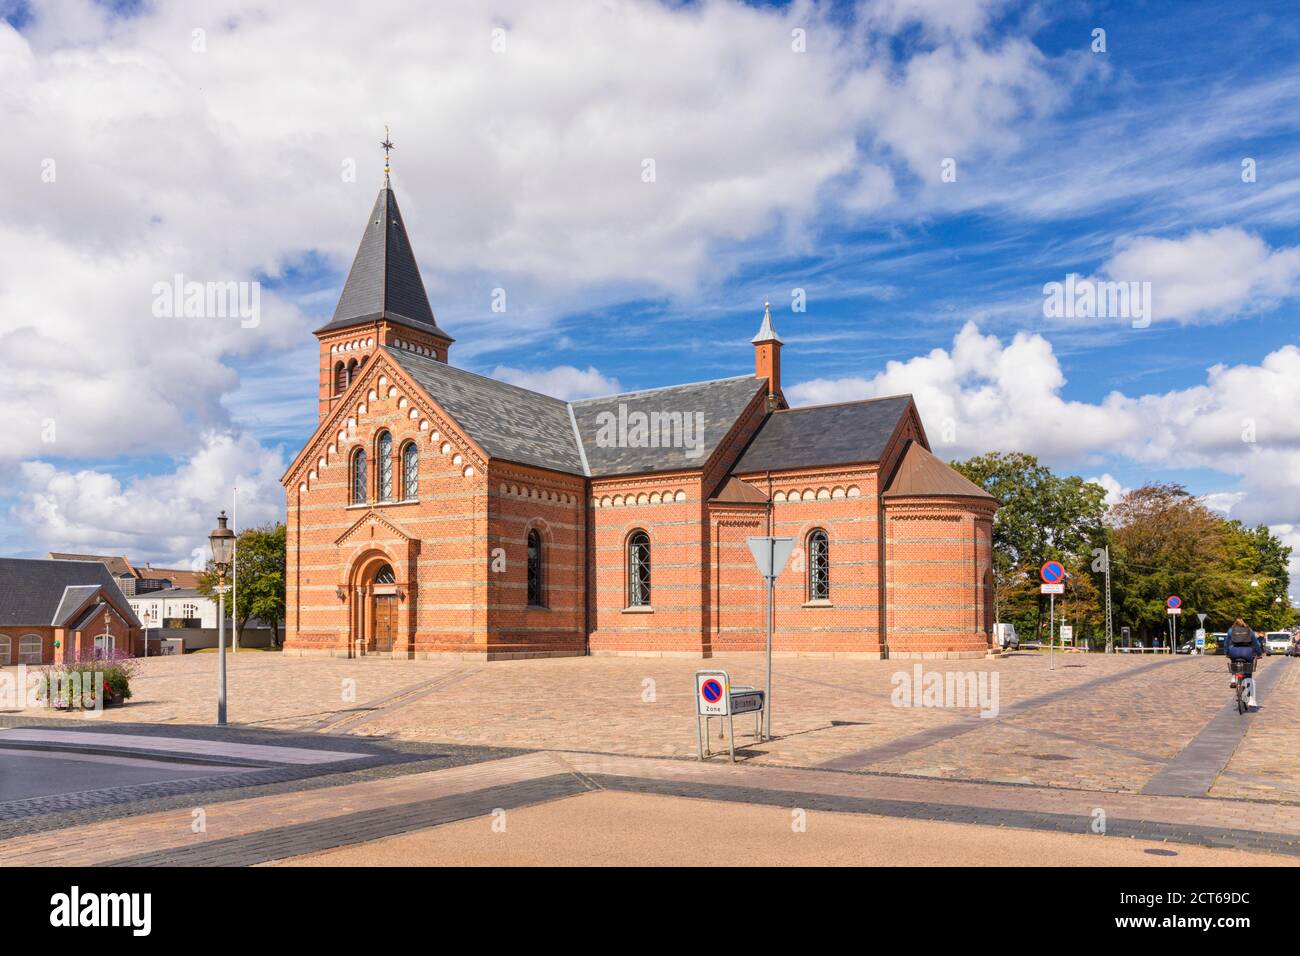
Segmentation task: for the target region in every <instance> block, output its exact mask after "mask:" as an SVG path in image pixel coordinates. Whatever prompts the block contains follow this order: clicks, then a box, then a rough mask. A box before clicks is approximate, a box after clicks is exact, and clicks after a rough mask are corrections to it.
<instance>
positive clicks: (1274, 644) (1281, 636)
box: [1264, 631, 1295, 654]
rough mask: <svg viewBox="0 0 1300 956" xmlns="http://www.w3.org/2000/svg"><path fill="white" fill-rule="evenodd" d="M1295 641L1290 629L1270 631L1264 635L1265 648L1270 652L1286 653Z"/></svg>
mask: <svg viewBox="0 0 1300 956" xmlns="http://www.w3.org/2000/svg"><path fill="white" fill-rule="evenodd" d="M1294 643H1295V641H1294V640H1293V639H1292V637H1291V632H1290V631H1269V632H1268V633H1267V634H1265V635H1264V650H1266V651H1267V652H1268V653H1269V654H1286V653H1288V652H1290V650H1291V645H1292V644H1294Z"/></svg>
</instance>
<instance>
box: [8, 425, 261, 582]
mask: <svg viewBox="0 0 1300 956" xmlns="http://www.w3.org/2000/svg"><path fill="white" fill-rule="evenodd" d="M285 467H286V463H285V461H284V458H283V456H282V455H281V454H280V453H279V452H278V451H273V450H270V449H267V448H264V447H262V446H261V445H259V444H258V443H257V442H256V441H255V440H254V439H252V438H251V437H249V436H242V437H236V436H234V435H231V434H229V433H224V434H219V433H215V432H210V433H207V434H205V435H203V436H201V438H200V443H199V448H198V450H197V451H196V453H195V454H194V455H192V456H190V457H188V458H186V459H184V460H182V461H180V462H178V463H177V465H176V467H175V468H174V469H173V470H172V471H170V472H167V473H162V474H155V475H148V476H140V477H134V478H128V479H125V480H123V479H121V478H119V477H117V476H116V475H114V474H112V473H110V472H109V471H105V470H98V469H95V468H81V469H66V468H59V467H57V466H56V465H53V464H51V463H49V462H46V461H28V462H23V463H22V464H21V465H20V466H18V467H17V469H16V474H15V475H14V477H13V479H12V480H11V482H10V485H11V489H10V490H11V491H12V492H13V493H14V495H15V497H16V499H17V501H16V503H15V505H14V506H13V507H12V508H11V509H10V513H9V516H10V520H11V521H13V522H14V523H15V524H17V525H18V526H20V527H21V528H22V529H23V532H24V535H25V543H26V545H27V547H28V548H29V549H30V550H31V551H33V552H35V553H41V552H44V551H51V550H53V551H78V552H89V553H105V554H128V555H130V556H131V558H132V559H133V560H138V561H152V562H154V563H156V564H160V565H164V566H166V565H169V564H171V565H176V566H182V565H183V566H186V567H188V566H190V565H191V563H192V562H194V561H198V562H199V564H198V566H200V567H201V566H202V562H203V561H205V560H206V556H207V552H206V548H207V536H208V533H209V532H210V531H211V530H212V529H213V528H214V527H215V526H216V518H217V512H218V511H220V510H222V509H225V510H226V511H227V512H230V510H231V489H232V488H234V487H235V486H238V488H239V498H238V501H239V504H238V508H239V515H238V517H239V526H240V527H241V528H243V527H249V526H252V525H256V524H263V523H265V522H269V521H275V520H282V519H283V516H284V490H283V488H282V487H281V486H280V475H281V474H282V473H283V471H284V468H285Z"/></svg>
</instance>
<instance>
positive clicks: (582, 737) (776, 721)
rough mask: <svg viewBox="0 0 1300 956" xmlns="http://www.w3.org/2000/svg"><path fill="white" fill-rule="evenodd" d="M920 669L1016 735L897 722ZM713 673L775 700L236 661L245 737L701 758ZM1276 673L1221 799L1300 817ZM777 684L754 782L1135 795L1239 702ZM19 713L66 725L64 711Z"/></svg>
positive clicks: (434, 665) (1201, 663)
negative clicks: (969, 697) (816, 775)
mask: <svg viewBox="0 0 1300 956" xmlns="http://www.w3.org/2000/svg"><path fill="white" fill-rule="evenodd" d="M216 664H217V661H216V657H215V655H211V654H200V655H189V656H186V657H182V658H160V659H156V660H149V661H141V662H140V676H139V678H138V679H137V681H136V682H135V685H134V687H135V692H136V696H135V698H134V699H133V700H132V701H131V702H130V703H129V704H128V705H127V706H125V707H122V708H118V709H109V710H107V711H105V712H104V714H103V715H102V716H101V717H100V718H99V720H100V721H101V722H102V723H105V724H108V723H113V722H119V721H126V722H131V723H137V722H148V723H157V724H164V725H169V724H170V725H183V724H200V725H205V724H210V723H211V722H212V720H213V717H214V713H215V691H214V688H215V681H216ZM918 666H919V667H920V669H921V674H922V675H925V674H929V673H933V672H938V673H940V674H945V675H946V674H948V673H950V672H951V673H954V674H971V675H974V677H975V678H977V679H979V678H981V677H982V678H983V679H984V680H985V681H986V682H988V683H987V684H986V686H987V687H989V688H990V689H992V688H993V687H994V686H996V691H997V693H996V697H995V698H994V700H995V701H996V704H997V716H995V717H989V718H981V717H980V716H979V712H978V710H976V709H974V708H970V707H967V708H960V709H959V708H948V707H905V706H895V705H894V703H892V702H891V694H893V692H894V690H895V687H896V681H909V682H910V681H911V680H912V679H913V677H914V676H915V668H917V667H918ZM701 667H710V668H720V669H725V670H727V671H729V672H730V674H731V677H732V680H733V682H735V683H750V684H755V685H758V686H762V683H763V667H762V660H761V658H760V657H758V656H756V655H741V656H737V657H734V658H727V657H720V658H715V659H713V660H710V661H707V662H705V661H698V660H688V659H678V658H655V657H646V658H611V657H597V658H561V659H553V660H525V661H501V662H493V663H479V662H465V661H460V660H446V661H442V660H429V661H425V660H420V661H391V660H382V659H373V658H372V659H362V660H347V659H336V658H297V657H282V656H280V655H277V654H264V653H263V654H246V655H239V656H232V657H231V658H230V666H229V695H230V717H231V720H232V722H233V723H235V724H238V725H245V726H249V727H259V728H268V729H279V730H293V731H299V732H309V733H311V732H315V733H324V734H351V735H359V736H365V737H377V738H389V739H394V740H412V741H425V742H448V743H456V744H469V745H476V746H494V747H512V748H521V749H532V750H543V749H545V750H560V751H591V752H600V753H610V754H628V755H641V756H653V757H674V758H690V757H693V756H694V755H695V749H696V736H695V721H694V716H693V714H694V709H693V706H694V705H693V682H692V674H693V672H694V671H695V670H696V669H698V668H701ZM1274 668H1276V669H1277V671H1276V673H1275V674H1274V675H1272V683H1271V684H1269V686H1268V691H1267V693H1265V694H1264V695H1263V696H1262V700H1261V702H1262V707H1261V709H1260V711H1259V712H1258V713H1252V714H1249V715H1246V716H1244V717H1237V718H1235V720H1234V721H1231V722H1229V723H1228V724H1227V726H1228V728H1229V730H1230V731H1232V732H1233V733H1236V732H1237V730H1236V728H1245V733H1244V735H1243V736H1241V737H1240V740H1239V742H1235V743H1233V745H1232V746H1230V747H1229V749H1228V750H1227V751H1225V752H1224V753H1223V754H1222V759H1223V761H1226V766H1222V765H1221V769H1222V772H1221V773H1219V772H1218V769H1219V768H1211V769H1210V771H1209V776H1208V777H1206V779H1205V781H1204V792H1208V794H1209V795H1210V796H1215V797H1225V798H1253V799H1264V800H1269V801H1282V802H1287V803H1300V741H1298V739H1297V734H1296V732H1295V727H1296V726H1297V720H1298V719H1300V666H1296V662H1294V661H1292V660H1288V659H1283V658H1270V659H1269V660H1267V661H1265V662H1264V663H1263V664H1262V666H1261V685H1264V684H1266V683H1268V679H1269V674H1268V671H1269V670H1270V669H1274ZM774 671H775V678H774V687H775V693H774V701H773V731H774V733H775V735H776V737H777V739H776V740H774V741H771V742H765V743H757V742H755V741H753V740H752V738H751V737H750V736H749V735H750V733H751V732H752V726H753V724H752V721H751V720H750V719H748V718H744V717H742V718H738V719H737V720H736V731H737V734H738V737H737V747H738V750H739V753H740V756H741V757H742V759H744V760H745V761H746V762H747V763H750V764H752V765H756V766H763V765H779V766H790V767H819V766H820V767H829V768H834V769H841V770H852V771H872V772H886V773H899V774H908V775H915V776H922V777H937V778H949V779H964V780H983V781H997V782H1009V783H1018V784H1026V785H1036V786H1051V787H1068V788H1080V789H1089V790H1103V791H1127V792H1134V793H1136V792H1140V791H1142V790H1143V788H1144V787H1147V786H1149V785H1152V781H1153V780H1156V781H1159V780H1160V779H1162V778H1161V774H1162V773H1166V772H1167V771H1168V770H1169V768H1170V767H1171V766H1172V767H1174V768H1175V769H1178V770H1180V771H1183V770H1190V771H1192V776H1191V779H1192V780H1193V781H1195V780H1196V779H1198V778H1197V777H1196V772H1199V771H1198V768H1197V767H1196V766H1191V767H1190V768H1189V767H1185V766H1184V765H1185V764H1187V763H1188V762H1189V757H1188V755H1189V754H1192V755H1193V756H1195V754H1194V752H1193V751H1191V750H1189V749H1188V748H1189V744H1192V742H1193V741H1195V740H1197V737H1198V735H1200V734H1202V732H1203V731H1205V730H1206V727H1207V725H1209V724H1210V722H1211V720H1212V719H1213V718H1214V717H1215V716H1216V715H1217V714H1220V713H1221V712H1222V711H1223V710H1224V708H1226V707H1228V706H1229V703H1230V700H1231V695H1230V692H1229V690H1228V686H1227V684H1228V681H1227V676H1226V670H1225V668H1224V666H1223V661H1222V660H1221V659H1219V658H1186V657H1182V658H1175V659H1169V658H1163V657H1155V658H1153V657H1149V656H1147V657H1139V656H1124V655H1114V656H1105V655H1099V654H1093V655H1083V654H1068V655H1067V654H1060V655H1057V656H1056V667H1055V669H1049V667H1048V661H1047V659H1046V658H1045V657H1044V656H1042V655H1035V654H1031V653H1022V654H1016V655H1012V656H1009V657H1006V658H1001V659H990V660H976V661H922V662H916V661H860V660H837V659H815V658H779V659H777V661H776V662H775V664H774ZM896 675H897V676H896ZM994 681H995V682H996V683H994ZM8 713H10V714H15V713H21V714H22V715H23V716H39V717H43V718H50V717H52V716H53V717H55V719H56V720H57V718H58V715H52V714H51V712H49V711H45V710H41V711H27V712H13V711H10V712H8ZM717 726H718V722H716V721H715V722H714V728H715V731H716V729H717ZM1211 757H1213V755H1211ZM1196 760H1202V758H1201V757H1196ZM1194 762H1195V761H1193V763H1194ZM1156 792H1166V791H1163V790H1157V791H1156ZM1168 792H1174V791H1168Z"/></svg>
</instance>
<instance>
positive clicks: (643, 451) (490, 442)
mask: <svg viewBox="0 0 1300 956" xmlns="http://www.w3.org/2000/svg"><path fill="white" fill-rule="evenodd" d="M384 351H385V354H386V355H388V356H390V357H391V358H392V359H393V361H394V362H396V363H397V365H398V366H400V367H401V368H402V369H403V370H404V371H406V373H407V374H409V375H410V376H411V377H412V378H413V379H415V381H416V382H417V383H418V384H419V386H420V387H421V388H422V389H424V391H425V392H426V393H428V395H429V397H430V398H432V399H433V400H434V401H436V402H437V403H438V404H439V405H441V406H442V407H443V408H444V409H446V411H447V413H448V414H449V415H451V416H452V418H454V419H455V420H456V423H457V424H458V425H460V427H461V428H463V429H465V431H466V432H467V433H468V434H469V437H470V438H472V439H474V441H475V442H477V443H478V444H479V446H480V447H481V448H482V449H483V450H484V451H485V452H487V453H488V454H489V455H490V456H492V457H493V458H501V459H504V460H506V461H513V462H517V463H519V464H523V465H535V466H537V467H539V468H548V469H550V470H552V471H562V472H567V473H569V474H573V475H585V474H589V475H591V476H592V477H595V478H600V477H604V476H607V475H627V474H644V473H649V472H658V471H689V470H694V469H698V468H702V467H704V463H705V462H707V461H708V460H709V456H710V455H712V454H713V452H714V450H715V449H716V448H717V447H718V444H719V443H720V442H721V441H722V439H723V438H724V437H725V436H726V434H727V432H729V431H730V430H731V428H732V426H733V425H734V424H735V423H736V420H737V419H738V418H739V417H740V415H741V413H743V412H744V410H745V408H746V406H748V405H749V403H750V402H751V401H752V400H753V398H754V396H755V395H757V394H758V392H759V391H760V390H764V389H766V387H767V384H766V382H764V381H763V380H762V379H757V378H755V377H754V376H752V375H742V376H738V377H736V378H723V379H716V380H714V381H711V382H697V383H695V384H693V385H674V386H671V387H669V388H655V389H648V390H644V391H639V392H623V393H621V394H618V395H608V396H605V397H603V398H589V399H584V400H582V401H578V402H564V401H561V400H560V399H558V398H552V397H550V396H549V395H542V394H540V393H538V392H533V391H529V390H528V389H526V388H520V387H518V386H517V385H509V384H507V383H506V382H499V381H497V380H496V379H492V378H487V377H486V376H483V375H476V374H474V373H473V372H467V371H465V370H464V369H460V368H456V367H455V366H452V365H448V364H447V363H446V362H439V361H438V360H437V359H433V358H430V357H429V356H426V355H418V354H415V353H413V352H408V351H406V350H405V349H385V350H384ZM638 413H640V414H642V415H644V416H645V421H646V422H651V421H653V422H654V423H656V424H658V425H659V426H660V427H659V428H658V429H655V430H654V431H653V433H647V435H646V443H645V444H642V443H640V442H641V439H640V435H639V434H638V433H637V432H636V422H637V421H638V418H637V417H636V416H637V414H638ZM651 415H657V416H659V417H658V418H654V419H651V418H650V416H651ZM665 416H666V417H665ZM678 423H680V424H678ZM674 429H675V430H674ZM674 436H676V437H677V438H678V439H680V440H679V441H678V442H677V444H673V443H672V438H673V437H674ZM658 438H664V439H665V441H661V442H658V443H657V444H652V443H651V442H655V441H656V440H657V439H658Z"/></svg>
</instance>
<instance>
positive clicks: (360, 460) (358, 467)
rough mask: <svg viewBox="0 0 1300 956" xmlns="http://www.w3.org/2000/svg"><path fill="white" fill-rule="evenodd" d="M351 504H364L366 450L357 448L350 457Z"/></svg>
mask: <svg viewBox="0 0 1300 956" xmlns="http://www.w3.org/2000/svg"><path fill="white" fill-rule="evenodd" d="M352 503H353V504H354V505H363V504H365V503H366V450H365V449H364V448H358V449H357V450H356V453H355V454H353V456H352Z"/></svg>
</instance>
